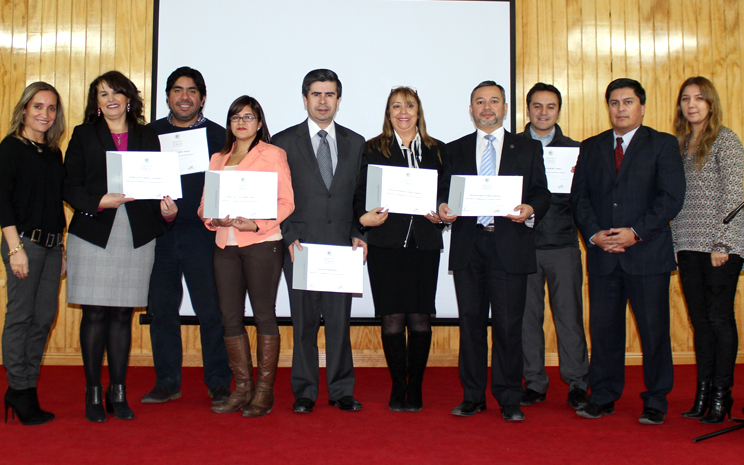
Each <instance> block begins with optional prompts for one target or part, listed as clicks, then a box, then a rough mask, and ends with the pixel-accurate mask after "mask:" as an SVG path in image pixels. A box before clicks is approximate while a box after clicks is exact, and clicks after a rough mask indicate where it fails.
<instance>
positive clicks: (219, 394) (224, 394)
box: [178, 386, 232, 405]
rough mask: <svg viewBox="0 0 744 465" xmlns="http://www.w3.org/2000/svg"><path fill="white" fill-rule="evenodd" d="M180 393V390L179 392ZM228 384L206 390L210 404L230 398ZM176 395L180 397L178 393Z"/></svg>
mask: <svg viewBox="0 0 744 465" xmlns="http://www.w3.org/2000/svg"><path fill="white" fill-rule="evenodd" d="M179 394H180V392H179ZM230 394H232V392H231V391H230V386H217V387H216V388H213V389H210V390H209V391H207V395H209V397H211V398H212V405H217V404H220V403H222V402H225V401H227V399H229V398H230ZM178 397H181V396H180V395H179V396H178Z"/></svg>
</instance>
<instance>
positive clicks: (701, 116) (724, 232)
mask: <svg viewBox="0 0 744 465" xmlns="http://www.w3.org/2000/svg"><path fill="white" fill-rule="evenodd" d="M722 119H723V111H722V110H721V101H720V99H719V97H718V92H716V89H715V87H714V86H713V83H712V82H710V81H709V80H708V79H706V78H704V77H702V76H698V77H692V78H689V79H687V80H686V81H685V82H684V83H682V86H681V87H680V90H679V95H678V97H677V110H676V112H675V115H674V128H675V131H676V133H677V138H678V140H679V145H680V148H681V152H682V153H681V155H682V158H683V161H684V166H685V177H686V180H687V192H686V194H685V203H684V206H683V207H682V211H681V212H680V213H679V215H677V217H676V218H675V219H674V221H673V223H672V232H673V234H674V245H675V251H676V252H677V261H678V263H679V277H680V281H681V283H682V289H683V291H684V295H685V301H686V302H687V311H688V313H689V315H690V321H691V322H692V327H693V330H694V333H695V357H696V359H697V392H696V394H695V402H694V405H693V407H692V408H691V409H690V410H688V411H687V412H685V413H683V414H682V415H683V416H685V417H688V418H699V419H700V421H701V422H702V423H721V422H722V421H723V420H724V419H725V417H726V415H729V416H731V406H732V405H733V403H734V400H733V398H732V397H731V386H732V385H733V384H734V364H735V363H736V354H737V350H738V334H737V329H736V319H735V316H734V298H735V297H736V285H737V282H738V280H739V272H740V270H741V268H742V262H743V261H744V260H743V259H742V254H744V230H743V229H742V228H744V216H742V215H739V216H737V217H736V218H734V220H733V221H731V222H730V223H728V224H724V223H723V219H724V218H725V217H726V216H727V215H728V214H729V213H730V212H731V211H732V210H734V209H735V208H736V207H737V206H738V205H739V203H741V202H742V200H744V189H743V188H742V176H743V175H744V147H742V144H741V141H740V140H739V138H738V137H737V136H736V134H734V132H733V131H731V130H730V129H728V128H726V127H724V126H723V125H722Z"/></svg>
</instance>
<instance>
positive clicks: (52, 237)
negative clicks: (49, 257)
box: [45, 234, 59, 248]
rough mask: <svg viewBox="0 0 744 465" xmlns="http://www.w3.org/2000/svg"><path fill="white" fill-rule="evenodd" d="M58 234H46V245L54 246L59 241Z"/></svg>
mask: <svg viewBox="0 0 744 465" xmlns="http://www.w3.org/2000/svg"><path fill="white" fill-rule="evenodd" d="M58 235H59V234H47V240H46V244H45V245H46V247H47V248H49V247H54V246H55V245H56V244H58V243H59V241H58V238H57V236H58Z"/></svg>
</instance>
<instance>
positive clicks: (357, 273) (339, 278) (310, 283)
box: [292, 244, 364, 294]
mask: <svg viewBox="0 0 744 465" xmlns="http://www.w3.org/2000/svg"><path fill="white" fill-rule="evenodd" d="M292 287H293V288H294V289H299V290H303V291H319V292H344V293H350V294H361V293H362V292H363V290H364V250H363V249H362V247H357V249H356V250H352V249H351V247H345V246H340V245H324V244H302V250H299V249H297V248H295V250H294V263H293V271H292Z"/></svg>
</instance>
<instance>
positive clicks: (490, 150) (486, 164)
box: [478, 134, 496, 226]
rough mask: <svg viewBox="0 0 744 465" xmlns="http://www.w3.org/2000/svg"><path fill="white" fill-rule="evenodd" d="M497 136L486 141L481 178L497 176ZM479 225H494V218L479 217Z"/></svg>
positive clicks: (490, 135) (489, 137) (488, 137)
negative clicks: (494, 144) (494, 142)
mask: <svg viewBox="0 0 744 465" xmlns="http://www.w3.org/2000/svg"><path fill="white" fill-rule="evenodd" d="M495 139H496V136H494V135H493V134H488V135H487V136H486V140H488V145H486V150H484V151H483V158H481V169H480V176H495V175H496V148H495V147H494V146H493V141H494V140H495ZM478 223H480V224H482V225H483V226H488V225H490V224H491V223H493V216H479V217H478Z"/></svg>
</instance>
